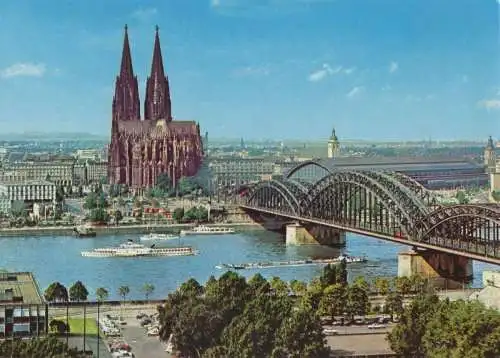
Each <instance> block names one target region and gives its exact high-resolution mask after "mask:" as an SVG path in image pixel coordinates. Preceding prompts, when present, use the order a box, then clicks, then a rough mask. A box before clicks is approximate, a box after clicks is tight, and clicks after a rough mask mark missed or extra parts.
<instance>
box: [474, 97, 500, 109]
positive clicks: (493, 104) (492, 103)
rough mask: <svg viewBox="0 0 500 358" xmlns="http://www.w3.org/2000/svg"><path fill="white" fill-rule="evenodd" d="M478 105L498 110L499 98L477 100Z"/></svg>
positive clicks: (499, 107)
mask: <svg viewBox="0 0 500 358" xmlns="http://www.w3.org/2000/svg"><path fill="white" fill-rule="evenodd" d="M478 105H479V107H482V108H486V109H487V110H499V109H500V99H485V100H482V101H479V102H478Z"/></svg>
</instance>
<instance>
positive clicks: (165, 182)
mask: <svg viewBox="0 0 500 358" xmlns="http://www.w3.org/2000/svg"><path fill="white" fill-rule="evenodd" d="M156 187H157V188H158V189H160V190H162V191H163V192H164V193H168V192H170V191H171V190H172V180H170V177H169V176H168V174H167V173H161V174H160V175H158V177H157V178H156Z"/></svg>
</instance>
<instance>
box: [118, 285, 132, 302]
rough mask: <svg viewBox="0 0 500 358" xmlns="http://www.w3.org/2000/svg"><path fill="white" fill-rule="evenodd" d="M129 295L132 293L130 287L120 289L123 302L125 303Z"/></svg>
mask: <svg viewBox="0 0 500 358" xmlns="http://www.w3.org/2000/svg"><path fill="white" fill-rule="evenodd" d="M129 293H130V287H128V286H120V287H118V294H119V295H120V297H121V298H122V299H123V301H125V299H126V298H127V296H128V294H129Z"/></svg>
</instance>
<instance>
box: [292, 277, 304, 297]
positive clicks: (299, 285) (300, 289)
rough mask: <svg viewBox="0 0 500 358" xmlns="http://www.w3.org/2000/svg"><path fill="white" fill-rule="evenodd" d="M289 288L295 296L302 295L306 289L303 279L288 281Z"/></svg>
mask: <svg viewBox="0 0 500 358" xmlns="http://www.w3.org/2000/svg"><path fill="white" fill-rule="evenodd" d="M290 289H291V290H292V292H293V294H294V295H296V296H302V295H303V294H304V293H305V292H306V291H307V285H306V283H305V282H304V281H298V280H292V281H290Z"/></svg>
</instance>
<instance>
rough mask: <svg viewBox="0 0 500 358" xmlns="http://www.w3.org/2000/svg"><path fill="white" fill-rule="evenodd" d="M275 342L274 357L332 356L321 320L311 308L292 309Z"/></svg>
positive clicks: (313, 357)
mask: <svg viewBox="0 0 500 358" xmlns="http://www.w3.org/2000/svg"><path fill="white" fill-rule="evenodd" d="M339 286H340V287H342V285H339ZM275 342H276V343H275V344H276V347H275V348H274V349H273V351H272V355H271V357H273V358H323V357H324V358H326V357H330V349H329V348H328V347H327V346H326V340H325V335H324V333H323V327H322V326H321V322H320V320H319V319H318V316H317V314H316V313H315V312H314V311H312V309H310V308H309V309H308V308H301V309H298V310H292V313H291V314H290V316H289V317H288V318H285V319H284V320H283V322H282V323H281V325H280V328H279V329H278V332H277V334H276V340H275Z"/></svg>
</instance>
